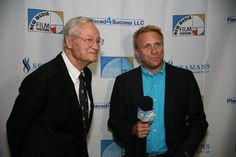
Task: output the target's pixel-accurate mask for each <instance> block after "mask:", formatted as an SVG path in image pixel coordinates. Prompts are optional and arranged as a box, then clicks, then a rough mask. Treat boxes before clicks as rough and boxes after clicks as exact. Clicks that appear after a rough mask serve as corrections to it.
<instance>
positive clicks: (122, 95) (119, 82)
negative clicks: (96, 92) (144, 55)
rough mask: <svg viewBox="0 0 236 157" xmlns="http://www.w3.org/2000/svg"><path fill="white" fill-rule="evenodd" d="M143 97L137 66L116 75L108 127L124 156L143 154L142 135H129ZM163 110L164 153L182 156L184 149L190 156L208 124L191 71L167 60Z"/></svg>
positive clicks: (139, 156)
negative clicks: (120, 146)
mask: <svg viewBox="0 0 236 157" xmlns="http://www.w3.org/2000/svg"><path fill="white" fill-rule="evenodd" d="M143 96H144V95H143V86H142V74H141V67H138V68H136V69H133V70H131V71H129V72H126V73H123V74H121V75H120V76H118V77H117V78H116V81H115V84H114V87H113V91H112V96H111V101H110V115H109V116H110V117H109V120H108V126H109V127H110V129H111V130H112V132H113V135H114V137H115V139H117V141H118V143H120V144H121V145H123V146H124V147H125V155H126V157H134V156H135V157H144V156H145V150H146V138H144V139H139V138H137V137H136V136H133V135H132V127H133V125H134V124H135V123H137V122H138V121H139V120H138V119H137V107H138V104H139V102H141V98H142V97H143ZM164 112H165V114H164V115H165V117H164V118H165V129H166V130H165V131H166V144H167V147H168V155H169V156H174V157H183V156H184V152H187V153H188V154H189V155H190V156H193V154H194V153H195V151H196V149H197V148H198V146H199V144H200V142H201V140H202V139H203V137H204V135H205V133H206V129H207V127H208V123H207V121H206V116H205V113H204V110H203V103H202V100H201V95H200V91H199V87H198V85H197V82H196V80H195V78H194V76H193V74H192V72H190V71H188V70H184V69H181V68H177V67H174V66H172V65H170V64H167V63H166V85H165V109H164Z"/></svg>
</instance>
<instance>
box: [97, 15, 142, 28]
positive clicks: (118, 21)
mask: <svg viewBox="0 0 236 157" xmlns="http://www.w3.org/2000/svg"><path fill="white" fill-rule="evenodd" d="M93 20H94V23H95V24H97V25H114V26H143V25H144V20H143V19H128V18H127V19H126V18H124V19H123V18H112V17H107V18H93Z"/></svg>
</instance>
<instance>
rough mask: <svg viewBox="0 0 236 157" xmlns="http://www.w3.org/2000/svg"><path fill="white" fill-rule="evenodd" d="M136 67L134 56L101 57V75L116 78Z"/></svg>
mask: <svg viewBox="0 0 236 157" xmlns="http://www.w3.org/2000/svg"><path fill="white" fill-rule="evenodd" d="M133 67H134V58H133V57H104V56H102V57H101V77H102V78H115V77H116V76H118V75H120V74H122V73H124V72H127V71H129V70H131V69H133Z"/></svg>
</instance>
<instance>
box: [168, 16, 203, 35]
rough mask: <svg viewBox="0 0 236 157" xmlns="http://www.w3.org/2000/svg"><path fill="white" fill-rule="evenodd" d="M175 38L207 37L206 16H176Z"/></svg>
mask: <svg viewBox="0 0 236 157" xmlns="http://www.w3.org/2000/svg"><path fill="white" fill-rule="evenodd" d="M172 34H173V36H203V35H205V14H190V15H174V16H173V28H172Z"/></svg>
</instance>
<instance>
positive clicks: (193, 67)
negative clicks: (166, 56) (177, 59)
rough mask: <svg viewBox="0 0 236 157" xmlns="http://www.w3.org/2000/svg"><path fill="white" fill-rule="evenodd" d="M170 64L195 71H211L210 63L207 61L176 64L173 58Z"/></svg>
mask: <svg viewBox="0 0 236 157" xmlns="http://www.w3.org/2000/svg"><path fill="white" fill-rule="evenodd" d="M168 63H169V64H171V65H174V66H177V67H180V68H183V69H187V70H190V71H192V72H193V73H209V72H210V64H208V63H205V64H179V65H176V64H174V62H173V61H172V60H169V61H168Z"/></svg>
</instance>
